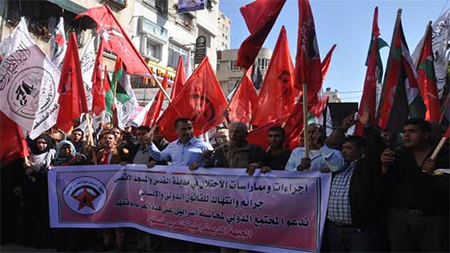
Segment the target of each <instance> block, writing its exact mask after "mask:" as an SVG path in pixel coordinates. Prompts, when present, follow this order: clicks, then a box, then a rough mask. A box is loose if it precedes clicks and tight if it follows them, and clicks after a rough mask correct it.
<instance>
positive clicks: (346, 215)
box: [322, 113, 386, 252]
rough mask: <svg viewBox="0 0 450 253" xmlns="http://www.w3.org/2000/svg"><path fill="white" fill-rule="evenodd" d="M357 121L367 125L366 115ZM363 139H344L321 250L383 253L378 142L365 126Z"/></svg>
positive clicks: (379, 147)
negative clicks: (340, 164) (342, 164)
mask: <svg viewBox="0 0 450 253" xmlns="http://www.w3.org/2000/svg"><path fill="white" fill-rule="evenodd" d="M360 121H361V123H363V125H366V126H368V124H367V123H368V113H367V115H365V116H364V115H363V116H361V117H360ZM365 136H366V137H368V138H366V140H364V139H363V138H361V137H359V136H348V137H346V138H345V139H344V143H343V145H342V156H343V157H344V160H345V163H346V167H345V169H343V170H341V171H339V172H334V173H333V181H332V184H331V190H330V198H329V202H328V213H327V221H326V224H325V236H324V239H323V248H322V250H325V251H326V250H329V251H330V252H354V251H356V252H380V251H385V248H383V247H384V245H386V244H385V243H383V239H382V230H381V226H380V224H381V220H382V216H381V213H382V212H383V211H382V208H383V205H382V204H381V203H382V202H381V196H380V192H381V191H380V186H379V181H380V180H379V179H380V177H381V171H380V164H381V162H380V159H379V157H380V154H381V152H382V139H381V137H380V134H379V133H375V131H373V129H372V128H371V127H369V126H368V127H366V129H365ZM366 142H367V145H366Z"/></svg>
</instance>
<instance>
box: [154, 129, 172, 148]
mask: <svg viewBox="0 0 450 253" xmlns="http://www.w3.org/2000/svg"><path fill="white" fill-rule="evenodd" d="M153 144H155V146H156V147H157V148H158V150H160V151H162V150H164V149H165V148H167V146H168V145H169V142H168V141H167V140H166V139H165V138H164V136H162V134H161V132H160V131H159V128H158V127H155V130H154V131H153Z"/></svg>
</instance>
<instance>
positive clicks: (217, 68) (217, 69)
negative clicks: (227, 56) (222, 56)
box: [216, 63, 220, 71]
mask: <svg viewBox="0 0 450 253" xmlns="http://www.w3.org/2000/svg"><path fill="white" fill-rule="evenodd" d="M216 71H220V63H217V65H216Z"/></svg>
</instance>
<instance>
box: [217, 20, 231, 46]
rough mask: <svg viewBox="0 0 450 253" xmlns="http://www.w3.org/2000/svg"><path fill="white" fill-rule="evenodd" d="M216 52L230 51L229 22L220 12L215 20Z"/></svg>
mask: <svg viewBox="0 0 450 253" xmlns="http://www.w3.org/2000/svg"><path fill="white" fill-rule="evenodd" d="M217 29H218V36H217V51H224V50H228V49H230V45H231V20H230V19H229V18H228V17H227V16H225V14H223V13H222V12H219V17H218V18H217Z"/></svg>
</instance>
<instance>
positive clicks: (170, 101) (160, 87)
mask: <svg viewBox="0 0 450 253" xmlns="http://www.w3.org/2000/svg"><path fill="white" fill-rule="evenodd" d="M149 73H150V74H151V75H152V77H153V79H155V82H156V84H158V87H159V89H160V90H161V91H162V93H163V94H164V96H165V97H166V98H167V100H169V103H172V99H170V96H169V94H167V92H166V91H165V90H164V87H163V86H162V84H161V83H160V82H159V81H158V78H157V77H156V76H155V73H153V72H152V71H150V70H149Z"/></svg>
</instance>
